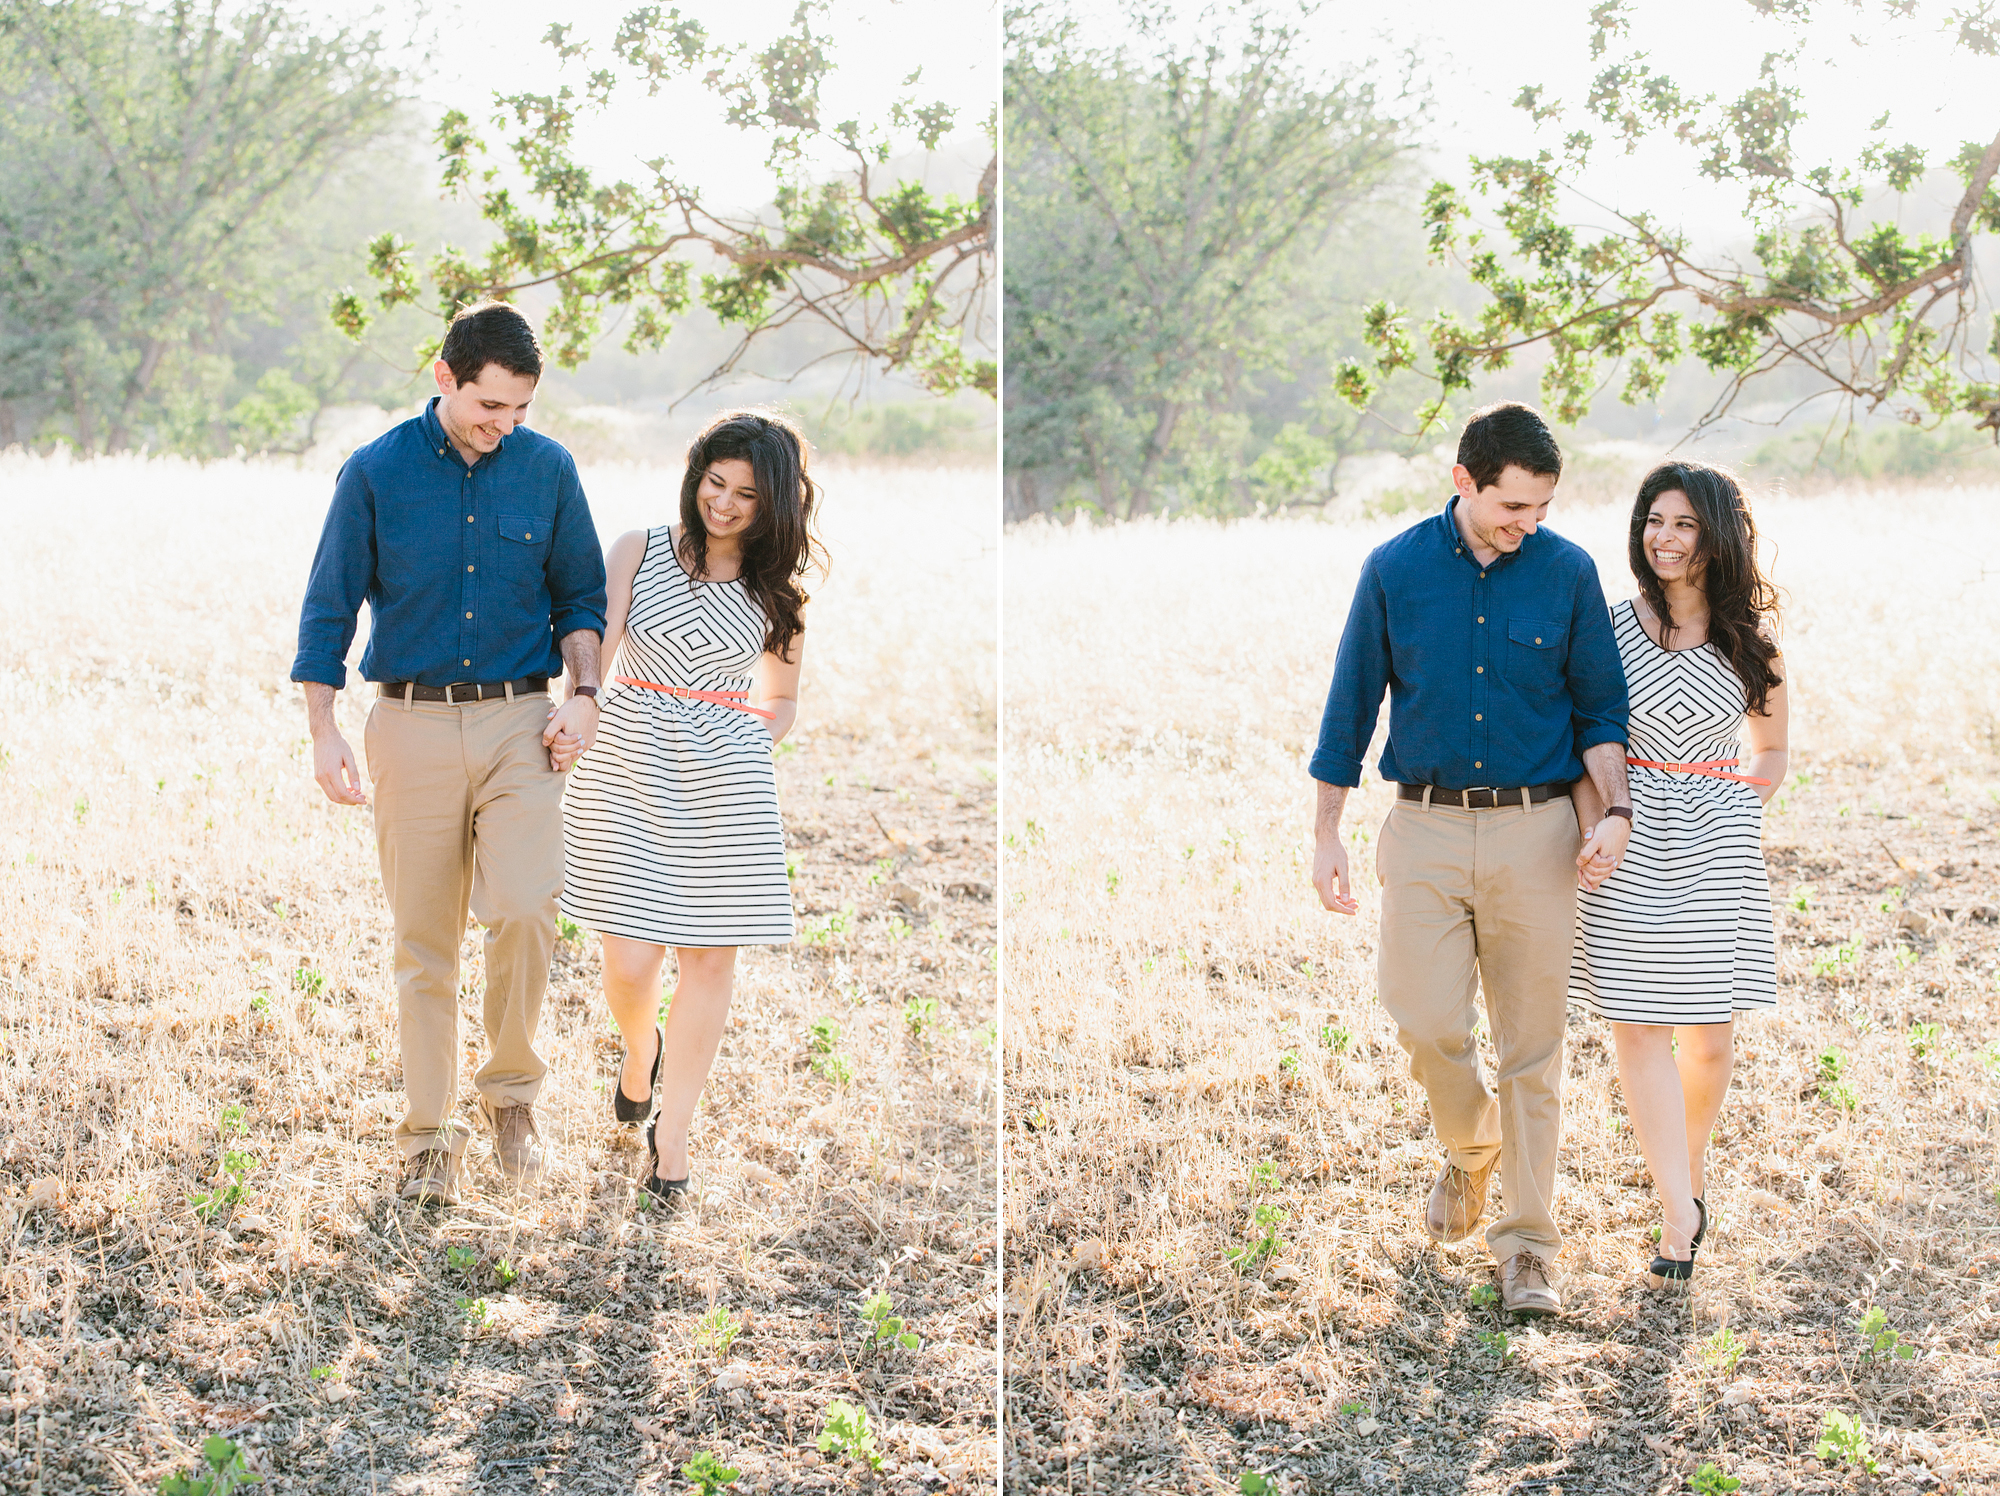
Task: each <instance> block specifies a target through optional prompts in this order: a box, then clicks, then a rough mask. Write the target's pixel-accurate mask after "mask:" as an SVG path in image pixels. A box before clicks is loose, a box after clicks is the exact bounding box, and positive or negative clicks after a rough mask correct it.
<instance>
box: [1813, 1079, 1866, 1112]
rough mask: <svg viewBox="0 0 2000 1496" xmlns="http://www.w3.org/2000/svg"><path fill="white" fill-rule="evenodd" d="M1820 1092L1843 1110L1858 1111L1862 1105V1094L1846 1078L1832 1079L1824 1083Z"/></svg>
mask: <svg viewBox="0 0 2000 1496" xmlns="http://www.w3.org/2000/svg"><path fill="white" fill-rule="evenodd" d="M1819 1094H1820V1096H1821V1097H1822V1098H1824V1099H1825V1100H1827V1101H1830V1102H1832V1103H1833V1104H1834V1105H1835V1106H1837V1107H1839V1108H1840V1110H1842V1111H1843V1112H1852V1111H1858V1110H1859V1109H1860V1107H1861V1096H1860V1094H1859V1093H1858V1092H1857V1091H1856V1090H1855V1089H1854V1087H1853V1086H1851V1085H1849V1084H1848V1083H1847V1082H1846V1081H1844V1080H1836V1081H1830V1082H1828V1083H1827V1084H1825V1085H1822V1086H1821V1087H1820V1088H1819Z"/></svg>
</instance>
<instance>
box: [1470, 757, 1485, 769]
mask: <svg viewBox="0 0 2000 1496" xmlns="http://www.w3.org/2000/svg"><path fill="white" fill-rule="evenodd" d="M1472 767H1473V768H1475V769H1483V768H1485V767H1486V765H1484V764H1482V763H1481V762H1480V761H1479V760H1478V759H1476V758H1475V759H1474V760H1473V761H1472Z"/></svg>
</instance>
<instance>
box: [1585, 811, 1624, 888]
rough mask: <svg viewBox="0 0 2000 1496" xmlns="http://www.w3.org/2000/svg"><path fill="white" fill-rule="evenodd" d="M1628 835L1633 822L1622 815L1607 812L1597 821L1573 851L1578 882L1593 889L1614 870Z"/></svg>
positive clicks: (1620, 859)
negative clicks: (1575, 850) (1576, 849)
mask: <svg viewBox="0 0 2000 1496" xmlns="http://www.w3.org/2000/svg"><path fill="white" fill-rule="evenodd" d="M1631 837H1632V823H1631V822H1630V821H1628V820H1626V819H1625V818H1624V817H1623V816H1606V817H1604V819H1603V820H1601V821H1599V822H1598V823H1597V825H1596V826H1595V827H1593V828H1592V830H1591V833H1590V835H1589V837H1587V838H1586V839H1585V841H1584V843H1583V846H1582V847H1581V848H1580V849H1579V850H1578V852H1577V854H1576V881H1577V886H1578V887H1579V888H1583V889H1587V890H1590V891H1592V892H1594V891H1595V890H1596V889H1597V887H1598V885H1600V884H1601V883H1603V882H1604V880H1605V879H1606V878H1608V877H1610V876H1611V875H1612V874H1613V873H1615V872H1617V871H1618V865H1619V864H1620V863H1621V862H1623V861H1624V860H1625V844H1626V843H1627V842H1628V841H1630V840H1631Z"/></svg>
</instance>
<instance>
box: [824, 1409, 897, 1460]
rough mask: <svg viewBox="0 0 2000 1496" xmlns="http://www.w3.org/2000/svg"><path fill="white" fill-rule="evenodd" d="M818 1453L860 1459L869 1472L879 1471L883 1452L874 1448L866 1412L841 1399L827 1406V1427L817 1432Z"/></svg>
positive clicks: (872, 1431)
mask: <svg viewBox="0 0 2000 1496" xmlns="http://www.w3.org/2000/svg"><path fill="white" fill-rule="evenodd" d="M819 1452H820V1453H821V1454H833V1455H843V1456H845V1457H846V1458H848V1459H851V1460H860V1461H862V1462H863V1463H864V1464H866V1465H867V1466H868V1468H869V1469H871V1470H880V1469H881V1468H882V1452H881V1451H880V1450H879V1449H877V1448H876V1447H875V1428H874V1425H872V1424H871V1423H870V1422H869V1421H868V1410H867V1409H866V1408H858V1407H856V1406H855V1405H854V1404H853V1403H851V1402H849V1401H847V1399H845V1398H842V1397H836V1398H835V1399H834V1400H833V1401H832V1402H830V1403H828V1404H827V1406H826V1427H825V1428H823V1429H821V1430H820V1435H819Z"/></svg>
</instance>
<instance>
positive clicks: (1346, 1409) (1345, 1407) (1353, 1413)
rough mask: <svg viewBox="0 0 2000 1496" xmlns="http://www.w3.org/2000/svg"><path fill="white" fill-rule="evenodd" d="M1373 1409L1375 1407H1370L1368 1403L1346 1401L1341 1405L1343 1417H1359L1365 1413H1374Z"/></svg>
mask: <svg viewBox="0 0 2000 1496" xmlns="http://www.w3.org/2000/svg"><path fill="white" fill-rule="evenodd" d="M1373 1411H1374V1409H1372V1408H1370V1407H1369V1406H1368V1404H1367V1403H1358V1402H1346V1403H1342V1404H1341V1405H1340V1412H1341V1416H1342V1417H1343V1418H1359V1417H1360V1416H1361V1415H1362V1414H1363V1413H1372V1412H1373Z"/></svg>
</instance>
